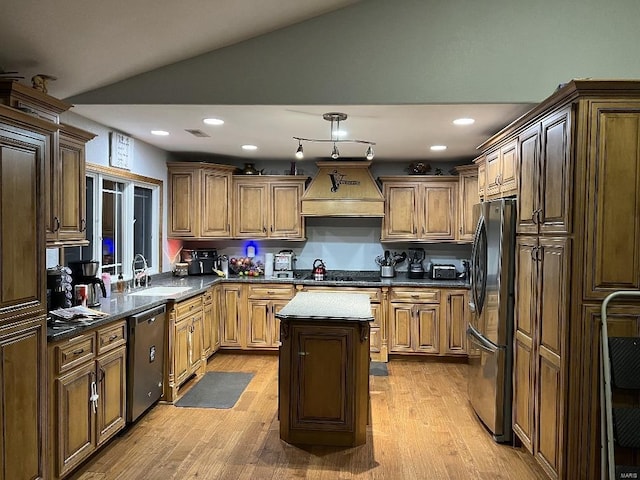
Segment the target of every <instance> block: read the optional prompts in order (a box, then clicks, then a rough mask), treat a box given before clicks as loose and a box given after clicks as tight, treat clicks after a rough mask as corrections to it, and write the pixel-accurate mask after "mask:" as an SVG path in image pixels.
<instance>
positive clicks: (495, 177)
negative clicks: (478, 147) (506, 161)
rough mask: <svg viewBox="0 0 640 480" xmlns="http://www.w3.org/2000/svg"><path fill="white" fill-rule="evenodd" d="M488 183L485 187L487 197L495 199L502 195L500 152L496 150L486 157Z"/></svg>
mask: <svg viewBox="0 0 640 480" xmlns="http://www.w3.org/2000/svg"><path fill="white" fill-rule="evenodd" d="M485 164H486V169H487V174H486V175H487V183H486V185H485V195H486V196H487V197H495V196H499V194H500V183H499V182H500V151H498V150H496V151H495V152H491V153H489V154H487V157H486V161H485Z"/></svg>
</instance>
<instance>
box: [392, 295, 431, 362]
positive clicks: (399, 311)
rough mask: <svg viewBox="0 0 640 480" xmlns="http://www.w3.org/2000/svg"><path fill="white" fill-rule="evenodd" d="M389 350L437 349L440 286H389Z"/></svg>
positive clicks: (394, 351)
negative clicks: (434, 287) (433, 287)
mask: <svg viewBox="0 0 640 480" xmlns="http://www.w3.org/2000/svg"><path fill="white" fill-rule="evenodd" d="M389 351H390V352H391V353H431V354H438V353H440V291H439V290H437V289H423V288H413V289H410V288H407V289H396V288H392V289H391V292H390V293H389Z"/></svg>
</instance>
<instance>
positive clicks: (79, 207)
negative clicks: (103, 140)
mask: <svg viewBox="0 0 640 480" xmlns="http://www.w3.org/2000/svg"><path fill="white" fill-rule="evenodd" d="M94 137H95V135H94V134H93V133H90V132H86V131H84V130H81V129H79V128H76V127H73V126H71V125H65V124H60V133H59V144H58V154H57V155H54V156H53V157H52V158H51V161H50V162H49V164H48V165H47V166H46V167H47V170H48V174H47V183H46V185H45V189H46V198H47V201H46V202H45V207H46V211H47V214H46V216H45V220H46V223H45V224H46V229H47V243H48V244H49V245H52V246H55V245H81V244H86V243H88V242H87V240H86V238H87V237H86V231H87V217H86V180H85V163H86V158H85V145H86V143H87V142H88V141H89V140H91V139H93V138H94Z"/></svg>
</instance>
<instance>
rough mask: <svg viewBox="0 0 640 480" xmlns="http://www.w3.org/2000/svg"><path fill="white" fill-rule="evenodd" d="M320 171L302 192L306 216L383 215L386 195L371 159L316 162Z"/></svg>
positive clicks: (303, 212)
mask: <svg viewBox="0 0 640 480" xmlns="http://www.w3.org/2000/svg"><path fill="white" fill-rule="evenodd" d="M316 165H318V173H317V174H316V176H315V177H314V178H313V180H312V181H311V184H309V187H308V188H307V190H306V191H305V192H304V195H302V215H303V216H305V217H384V197H383V196H382V193H381V192H380V188H378V184H377V183H376V181H375V180H374V178H373V177H372V176H371V172H370V171H369V166H370V165H371V162H370V161H351V162H348V161H345V162H340V161H336V162H317V163H316Z"/></svg>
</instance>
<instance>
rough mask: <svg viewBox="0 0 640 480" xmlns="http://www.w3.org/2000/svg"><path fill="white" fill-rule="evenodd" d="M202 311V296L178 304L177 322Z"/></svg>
mask: <svg viewBox="0 0 640 480" xmlns="http://www.w3.org/2000/svg"><path fill="white" fill-rule="evenodd" d="M198 310H202V295H198V296H197V297H194V298H191V299H189V300H185V301H184V302H180V303H177V304H176V321H180V320H181V319H182V318H183V317H186V316H188V315H191V314H192V313H195V312H197V311H198Z"/></svg>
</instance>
